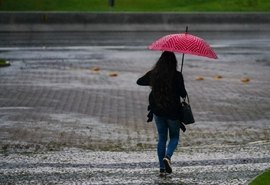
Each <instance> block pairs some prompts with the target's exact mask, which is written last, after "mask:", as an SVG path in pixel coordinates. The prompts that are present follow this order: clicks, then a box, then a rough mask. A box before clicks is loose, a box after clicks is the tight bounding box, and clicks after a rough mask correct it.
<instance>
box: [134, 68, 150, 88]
mask: <svg viewBox="0 0 270 185" xmlns="http://www.w3.org/2000/svg"><path fill="white" fill-rule="evenodd" d="M137 84H138V85H142V86H149V85H150V71H148V72H147V73H146V74H145V75H144V76H142V77H141V78H139V79H138V80H137Z"/></svg>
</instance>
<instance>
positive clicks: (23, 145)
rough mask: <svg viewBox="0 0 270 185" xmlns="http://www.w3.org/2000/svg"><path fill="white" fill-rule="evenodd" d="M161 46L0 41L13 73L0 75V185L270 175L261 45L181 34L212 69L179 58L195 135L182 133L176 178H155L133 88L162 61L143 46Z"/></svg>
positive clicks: (269, 96) (152, 142) (102, 40)
mask: <svg viewBox="0 0 270 185" xmlns="http://www.w3.org/2000/svg"><path fill="white" fill-rule="evenodd" d="M165 34H168V32H64V33H63V32H35V33H0V40H1V42H0V58H3V59H6V60H9V61H10V63H11V66H10V67H5V68H0V89H1V90H0V138H1V141H0V145H1V148H2V150H1V156H0V159H1V163H0V173H1V176H2V177H1V178H0V182H1V183H4V184H5V183H6V184H8V183H11V184H13V183H15V184H25V183H29V184H36V183H40V184H48V183H50V182H51V183H52V184H54V183H56V184H58V183H64V184H70V183H79V184H83V183H84V184H104V183H105V184H117V183H118V184H119V183H123V184H127V183H130V184H145V183H148V184H157V183H167V184H172V183H176V184H244V183H246V182H248V181H249V180H250V179H252V178H253V177H254V176H256V175H257V174H259V173H260V172H261V171H263V170H265V169H267V168H269V166H270V155H269V154H268V153H269V152H268V151H269V146H270V145H269V140H270V82H269V80H270V73H269V69H270V59H269V58H270V53H269V50H270V42H269V41H270V37H269V36H270V33H269V32H218V33H217V32H197V33H192V32H191V34H194V35H197V36H199V37H202V38H204V39H205V40H206V41H207V42H208V43H209V44H210V45H211V46H212V47H213V49H214V50H215V51H216V53H217V55H218V57H219V58H218V60H212V59H208V58H202V57H196V56H190V55H186V57H185V63H184V71H183V75H184V79H185V84H186V88H187V91H188V93H189V96H190V100H191V106H192V109H193V112H194V116H195V120H196V123H195V124H193V125H190V126H188V130H187V132H186V133H181V145H179V147H178V150H177V152H176V154H175V161H174V165H175V168H176V171H175V173H174V175H173V176H172V177H171V178H169V180H168V179H167V180H165V181H164V179H162V180H161V179H159V178H158V177H157V176H156V174H157V172H158V171H157V168H156V167H157V166H158V165H157V163H156V160H157V159H156V158H155V157H156V156H155V146H156V139H157V136H156V130H155V126H154V124H153V123H146V115H147V111H146V108H147V96H148V93H149V91H150V89H149V88H147V87H139V86H137V85H136V80H137V78H139V77H140V76H141V75H143V74H144V73H145V72H147V70H149V69H151V67H152V66H153V65H154V63H155V61H156V60H157V59H158V57H159V56H160V52H158V51H149V50H147V46H148V45H149V44H151V42H152V41H154V40H155V39H157V38H159V37H161V36H163V35H165ZM177 58H178V61H181V54H178V55H177ZM74 148H77V149H74ZM99 151H103V152H101V153H99ZM104 151H108V152H104ZM112 151H115V153H114V152H112ZM89 153H90V154H89ZM74 156H77V158H76V157H74ZM102 156H103V157H104V156H107V157H106V158H103V157H102ZM149 156H150V157H149ZM100 158H102V159H103V160H101V161H99V160H100ZM184 159H185V160H184ZM199 159H201V161H198V160H199ZM38 160H40V161H39V162H38ZM57 160H58V161H57ZM76 160H78V161H76ZM66 163H68V164H69V163H74V164H75V166H73V165H71V166H70V165H65V164H66ZM82 163H83V165H81V164H82ZM36 164H37V165H36ZM44 164H48V165H45V166H44ZM52 164H53V165H52ZM99 164H100V165H99ZM134 165H135V166H134ZM32 169H37V170H32ZM121 169H122V170H123V171H121ZM11 177H12V178H11Z"/></svg>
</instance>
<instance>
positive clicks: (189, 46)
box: [148, 27, 217, 72]
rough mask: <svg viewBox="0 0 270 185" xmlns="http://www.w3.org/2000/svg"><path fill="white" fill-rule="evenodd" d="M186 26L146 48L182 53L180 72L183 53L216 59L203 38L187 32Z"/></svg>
mask: <svg viewBox="0 0 270 185" xmlns="http://www.w3.org/2000/svg"><path fill="white" fill-rule="evenodd" d="M187 31H188V27H187V28H186V32H185V33H182V34H169V35H166V36H164V37H162V38H160V39H158V40H156V41H155V42H153V43H152V44H151V45H150V46H149V47H148V48H149V49H150V50H160V51H171V52H178V53H182V54H183V55H182V64H181V72H182V69H183V63H184V55H185V54H191V55H197V56H203V57H208V58H213V59H217V55H216V54H215V52H214V51H213V49H212V48H211V47H210V46H209V45H208V44H207V42H206V41H205V40H203V39H202V38H200V37H197V36H194V35H191V34H189V33H188V32H187Z"/></svg>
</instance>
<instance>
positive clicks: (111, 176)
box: [0, 143, 270, 185]
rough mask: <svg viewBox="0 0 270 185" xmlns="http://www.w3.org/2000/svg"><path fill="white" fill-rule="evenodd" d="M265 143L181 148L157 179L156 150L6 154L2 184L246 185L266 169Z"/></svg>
mask: <svg viewBox="0 0 270 185" xmlns="http://www.w3.org/2000/svg"><path fill="white" fill-rule="evenodd" d="M269 150H270V143H252V144H248V145H245V146H219V147H202V148H200V147H199V148H189V147H188V148H181V149H180V150H178V151H177V152H176V154H175V155H174V157H173V159H172V160H173V161H172V165H173V173H172V175H169V176H167V178H160V177H159V176H158V175H159V170H158V168H157V166H158V164H157V162H156V161H157V157H156V152H155V151H140V152H128V151H127V152H94V151H87V150H79V149H73V148H68V149H65V150H63V151H59V152H46V153H37V154H23V155H19V154H11V155H8V156H6V157H4V156H1V158H0V174H1V176H0V182H1V184H14V183H16V184H22V185H24V184H91V185H94V184H189V185H190V184H197V185H206V184H208V185H210V184H219V185H221V184H222V185H225V184H228V185H231V184H245V183H247V182H248V181H250V179H252V178H253V177H254V176H257V175H258V174H260V173H261V172H262V171H264V170H265V169H268V168H269V166H270V155H269Z"/></svg>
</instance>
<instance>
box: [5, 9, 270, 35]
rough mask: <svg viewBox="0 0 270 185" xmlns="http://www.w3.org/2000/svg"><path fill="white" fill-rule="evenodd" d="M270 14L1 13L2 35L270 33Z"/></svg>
mask: <svg viewBox="0 0 270 185" xmlns="http://www.w3.org/2000/svg"><path fill="white" fill-rule="evenodd" d="M269 23H270V13H200V12H198V13H80V12H75V13H74V12H0V32H18V31H19V32H20V31H179V30H182V29H183V28H185V26H186V25H189V26H190V27H192V28H193V30H194V31H270V24H269Z"/></svg>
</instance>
